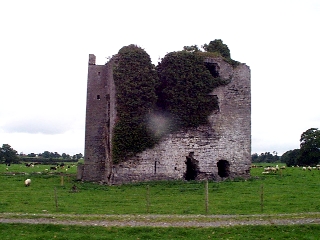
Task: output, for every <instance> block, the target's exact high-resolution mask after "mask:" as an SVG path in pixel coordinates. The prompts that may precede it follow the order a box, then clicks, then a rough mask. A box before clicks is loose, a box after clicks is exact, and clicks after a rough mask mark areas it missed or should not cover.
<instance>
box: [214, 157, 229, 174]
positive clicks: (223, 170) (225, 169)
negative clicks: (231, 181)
mask: <svg viewBox="0 0 320 240" xmlns="http://www.w3.org/2000/svg"><path fill="white" fill-rule="evenodd" d="M217 167H218V175H219V176H220V177H222V178H226V177H229V175H230V163H229V162H228V161H227V160H220V161H218V162H217Z"/></svg>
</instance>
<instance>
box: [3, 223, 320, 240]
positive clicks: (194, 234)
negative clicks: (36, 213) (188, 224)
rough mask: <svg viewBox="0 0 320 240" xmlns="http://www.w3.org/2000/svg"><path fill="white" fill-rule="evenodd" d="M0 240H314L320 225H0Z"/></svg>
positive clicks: (316, 237) (318, 233)
mask: <svg viewBox="0 0 320 240" xmlns="http://www.w3.org/2000/svg"><path fill="white" fill-rule="evenodd" d="M0 235H1V239H2V240H7V239H8V240H12V239H19V240H26V239H57V240H59V239H69V240H70V239H88V240H89V239H112V240H116V239H128V240H129V239H186V240H188V239H191V240H194V239H198V240H201V239H241V240H243V239H299V240H300V239H318V236H319V235H320V225H295V226H239V227H221V228H180V227H167V228H159V227H134V228H133V227H91V226H69V225H67V226H66V225H47V224H39V225H29V224H0Z"/></svg>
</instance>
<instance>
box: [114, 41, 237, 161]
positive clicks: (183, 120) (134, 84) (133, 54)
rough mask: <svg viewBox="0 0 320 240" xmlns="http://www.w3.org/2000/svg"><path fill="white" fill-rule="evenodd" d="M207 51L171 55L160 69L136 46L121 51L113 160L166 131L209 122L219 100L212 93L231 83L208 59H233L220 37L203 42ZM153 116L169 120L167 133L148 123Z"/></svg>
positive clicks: (150, 143) (152, 141) (136, 150)
mask: <svg viewBox="0 0 320 240" xmlns="http://www.w3.org/2000/svg"><path fill="white" fill-rule="evenodd" d="M184 49H190V47H189V48H188V47H184ZM191 49H192V48H191ZM204 49H205V52H202V51H188V50H183V51H177V52H171V53H168V54H167V55H166V56H165V57H164V58H163V59H162V60H161V62H160V63H159V64H158V66H156V67H155V66H154V65H153V64H152V63H151V59H150V57H149V55H148V54H147V53H146V52H145V51H144V50H143V49H142V48H140V47H138V46H136V45H129V46H126V47H123V48H121V49H120V50H119V52H118V54H117V58H118V63H117V65H116V66H115V68H114V73H113V76H114V81H115V85H116V101H117V114H118V121H117V123H116V125H115V128H114V134H113V139H112V143H113V144H112V146H113V148H112V156H113V157H112V158H113V161H114V163H118V162H121V161H125V159H126V158H127V157H130V156H133V155H135V154H136V153H139V152H141V151H143V150H145V149H147V148H151V147H153V146H154V144H156V143H157V142H158V141H159V140H160V139H161V137H163V136H164V135H165V134H167V133H168V132H174V131H176V130H179V129H181V128H188V127H197V126H200V125H201V124H206V123H207V119H208V116H209V115H210V113H212V111H214V110H217V109H218V107H219V106H218V102H217V99H216V98H215V97H213V96H210V95H209V94H210V93H211V92H212V90H213V89H214V88H215V87H218V86H220V85H224V84H227V83H228V82H226V81H221V79H220V78H219V76H218V75H217V74H215V66H212V65H210V63H206V61H205V59H206V58H208V57H210V56H214V57H216V56H221V57H223V58H225V59H228V60H230V59H231V58H230V51H229V49H228V47H227V45H225V44H223V43H222V41H221V40H215V41H211V42H210V43H209V44H208V45H207V44H205V45H204ZM152 114H158V115H162V116H164V115H165V116H166V117H167V118H170V121H168V123H167V124H168V126H166V130H167V131H156V132H158V133H159V132H160V133H161V134H156V135H155V134H154V133H155V131H154V127H157V126H150V116H151V115H152ZM150 128H152V129H150Z"/></svg>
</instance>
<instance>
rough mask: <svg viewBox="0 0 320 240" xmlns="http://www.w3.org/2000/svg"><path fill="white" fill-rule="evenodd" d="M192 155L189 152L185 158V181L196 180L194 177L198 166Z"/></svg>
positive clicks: (197, 171)
mask: <svg viewBox="0 0 320 240" xmlns="http://www.w3.org/2000/svg"><path fill="white" fill-rule="evenodd" d="M193 155H194V153H193V152H190V153H189V156H186V161H185V164H186V173H185V180H187V181H189V180H196V177H197V176H198V173H199V166H198V163H199V161H197V160H196V159H194V158H193Z"/></svg>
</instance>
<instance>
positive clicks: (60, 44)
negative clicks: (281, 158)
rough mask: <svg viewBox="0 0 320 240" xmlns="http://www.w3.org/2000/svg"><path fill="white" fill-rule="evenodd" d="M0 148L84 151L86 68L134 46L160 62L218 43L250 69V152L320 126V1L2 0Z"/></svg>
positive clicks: (292, 141)
mask: <svg viewBox="0 0 320 240" xmlns="http://www.w3.org/2000/svg"><path fill="white" fill-rule="evenodd" d="M0 21H1V28H0V29H1V38H0V53H1V55H0V69H1V70H0V79H1V82H0V83H1V85H0V89H1V91H0V103H1V107H0V146H2V144H9V145H11V146H12V147H13V148H14V149H15V150H17V151H18V152H19V153H20V152H23V153H26V154H28V153H31V152H34V153H41V152H44V151H50V152H58V153H60V154H61V153H68V154H76V153H83V152H84V128H85V110H86V109H85V107H86V85H87V64H88V55H89V54H90V53H92V54H95V55H96V56H97V64H105V62H106V61H107V57H109V56H112V55H114V54H116V53H117V52H118V50H119V49H120V48H121V47H123V46H127V45H129V44H137V45H138V46H140V47H142V48H144V49H145V50H146V52H147V53H148V54H149V55H150V57H151V59H152V61H153V63H154V64H157V62H158V59H159V58H162V57H164V56H165V54H166V53H168V52H172V51H179V50H182V48H183V46H190V45H198V46H201V45H203V44H204V43H209V42H210V41H212V40H214V39H222V41H223V42H224V43H225V44H227V45H228V47H229V49H230V52H231V57H232V58H233V59H234V60H237V61H240V62H243V63H246V64H247V65H248V66H250V69H251V87H252V89H251V90H252V153H259V154H260V153H261V152H273V151H276V152H278V154H280V155H281V154H282V153H284V152H286V151H288V150H292V149H295V148H299V143H300V142H299V139H300V135H301V133H302V132H304V131H306V130H307V129H309V128H312V127H314V128H318V127H320V111H319V100H318V99H319V94H318V92H319V87H320V73H319V65H320V60H319V59H320V31H319V28H320V27H319V25H320V0H299V1H294V0H288V1H285V0H264V1H262V0H224V1H221V0H197V1H188V0H184V1H178V0H171V1H167V0H162V1H152V0H146V1H142V0H135V1H132V0H128V1H121V0H117V1H107V0H104V1H95V0H88V1H81V0H77V1H72V0H63V1H59V0H54V1H49V0H47V1H43V0H40V1H34V0H28V1H25V0H21V1H14V0H10V1H9V0H8V1H1V3H0Z"/></svg>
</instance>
